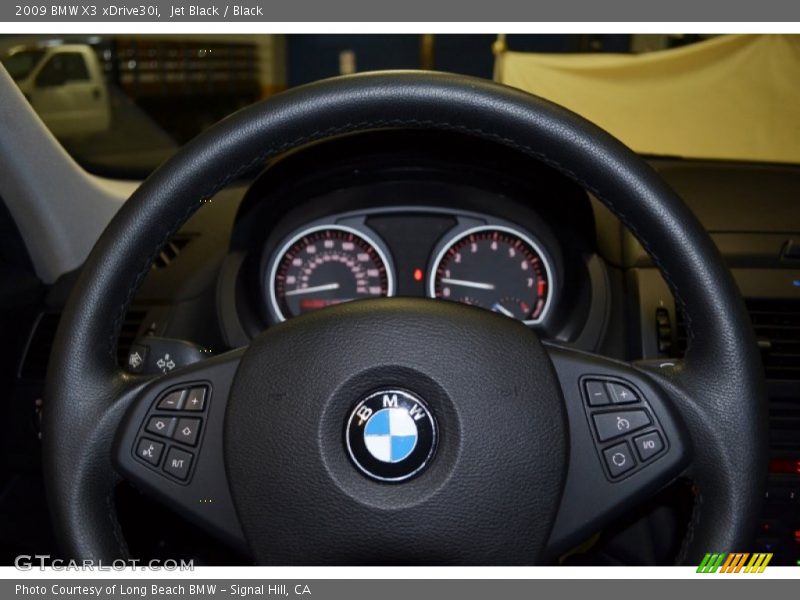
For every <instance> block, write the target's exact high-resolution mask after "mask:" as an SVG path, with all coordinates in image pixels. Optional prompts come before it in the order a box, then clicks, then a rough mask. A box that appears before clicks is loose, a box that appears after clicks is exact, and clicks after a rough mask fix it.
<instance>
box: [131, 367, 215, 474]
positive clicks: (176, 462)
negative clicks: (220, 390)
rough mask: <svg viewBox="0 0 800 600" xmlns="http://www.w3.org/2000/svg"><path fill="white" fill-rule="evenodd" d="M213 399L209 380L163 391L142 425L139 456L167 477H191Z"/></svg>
mask: <svg viewBox="0 0 800 600" xmlns="http://www.w3.org/2000/svg"><path fill="white" fill-rule="evenodd" d="M210 401H211V388H210V386H209V385H208V384H205V383H193V384H186V385H182V386H181V387H179V388H171V389H169V390H167V391H166V392H164V393H162V394H161V395H160V396H159V397H158V398H156V401H155V402H154V403H153V405H152V406H151V407H150V410H148V411H147V415H146V416H145V419H144V421H143V422H142V425H141V427H140V428H139V433H138V435H137V436H136V441H135V443H134V448H133V453H134V455H135V456H136V458H137V459H138V460H140V461H141V462H143V463H145V464H146V465H148V466H149V467H151V468H152V469H154V470H156V471H158V472H159V473H161V474H162V475H164V476H166V477H169V478H172V479H176V480H178V481H180V482H181V483H185V482H187V481H189V478H190V477H191V474H192V469H193V467H194V464H195V463H196V462H197V454H198V451H199V443H200V434H201V432H202V430H203V421H204V419H205V415H206V414H207V408H208V404H209V402H210Z"/></svg>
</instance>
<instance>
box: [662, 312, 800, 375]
mask: <svg viewBox="0 0 800 600" xmlns="http://www.w3.org/2000/svg"><path fill="white" fill-rule="evenodd" d="M746 304H747V311H748V312H749V313H750V320H751V321H752V323H753V328H754V330H755V334H756V338H757V339H758V347H759V348H760V349H761V360H762V361H763V363H764V374H765V375H766V377H767V379H769V380H772V381H800V300H772V299H765V298H758V299H756V298H750V299H748V300H746ZM684 352H686V327H685V325H684V320H683V314H682V313H681V312H680V311H678V314H677V319H676V327H675V355H676V356H683V354H684Z"/></svg>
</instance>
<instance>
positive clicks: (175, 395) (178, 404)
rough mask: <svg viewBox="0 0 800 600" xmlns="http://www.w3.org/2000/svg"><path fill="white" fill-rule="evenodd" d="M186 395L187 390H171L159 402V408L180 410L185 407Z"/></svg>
mask: <svg viewBox="0 0 800 600" xmlns="http://www.w3.org/2000/svg"><path fill="white" fill-rule="evenodd" d="M185 397H186V390H175V391H174V392H170V393H169V394H167V395H166V396H164V397H163V398H162V399H161V402H159V403H158V409H159V410H180V409H182V408H183V399H184V398H185Z"/></svg>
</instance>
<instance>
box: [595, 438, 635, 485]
mask: <svg viewBox="0 0 800 600" xmlns="http://www.w3.org/2000/svg"><path fill="white" fill-rule="evenodd" d="M603 457H604V458H605V460H606V466H608V471H609V473H611V476H612V477H619V476H620V475H622V474H623V473H627V472H628V471H630V470H631V469H632V468H633V467H635V466H636V462H635V461H634V459H633V454H631V450H630V448H629V447H628V444H626V443H625V442H622V443H621V444H617V445H616V446H611V448H606V449H605V450H603Z"/></svg>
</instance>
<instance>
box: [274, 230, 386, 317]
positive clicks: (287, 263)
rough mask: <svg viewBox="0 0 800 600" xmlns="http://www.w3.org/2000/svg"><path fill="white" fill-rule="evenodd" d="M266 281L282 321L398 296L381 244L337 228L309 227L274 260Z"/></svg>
mask: <svg viewBox="0 0 800 600" xmlns="http://www.w3.org/2000/svg"><path fill="white" fill-rule="evenodd" d="M267 283H268V285H269V292H270V293H269V298H270V303H271V308H272V310H273V312H274V313H275V316H277V317H278V319H279V320H281V321H283V320H285V319H288V318H290V317H294V316H297V315H300V314H303V313H307V312H311V311H314V310H318V309H320V308H325V307H326V306H332V305H334V304H340V303H342V302H348V301H350V300H357V299H359V298H375V297H380V296H391V295H392V294H393V293H394V279H393V277H392V272H391V270H390V268H389V262H388V259H387V257H386V254H385V252H384V251H383V250H381V247H380V245H379V244H378V243H377V242H375V241H374V240H372V239H370V238H369V237H368V236H367V235H365V234H364V233H363V232H359V231H356V230H355V229H351V228H349V227H344V226H339V225H329V226H321V227H315V228H311V229H306V230H304V231H302V232H300V233H298V234H297V235H295V236H294V237H293V238H292V239H290V240H289V241H288V242H287V243H286V244H285V245H284V246H283V247H282V248H281V250H280V252H278V253H277V255H276V256H275V257H273V260H272V261H271V268H270V269H269V280H268V282H267Z"/></svg>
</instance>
